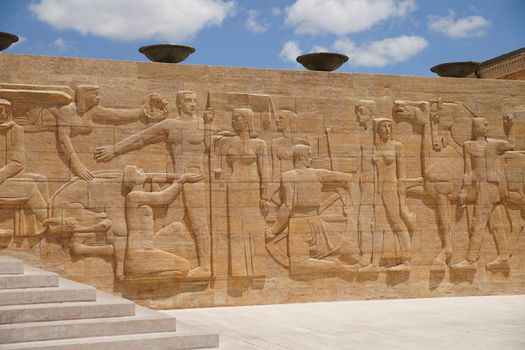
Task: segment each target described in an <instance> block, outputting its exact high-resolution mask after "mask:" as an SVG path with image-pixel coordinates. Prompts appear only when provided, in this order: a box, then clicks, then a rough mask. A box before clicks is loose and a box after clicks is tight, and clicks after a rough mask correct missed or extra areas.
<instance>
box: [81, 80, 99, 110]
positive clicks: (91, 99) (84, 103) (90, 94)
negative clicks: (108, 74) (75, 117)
mask: <svg viewBox="0 0 525 350" xmlns="http://www.w3.org/2000/svg"><path fill="white" fill-rule="evenodd" d="M98 90H99V89H98V86H96V85H79V86H77V93H76V103H77V110H78V112H79V113H80V114H83V113H85V112H87V111H89V110H90V109H91V108H93V107H95V106H98V101H99V97H98Z"/></svg>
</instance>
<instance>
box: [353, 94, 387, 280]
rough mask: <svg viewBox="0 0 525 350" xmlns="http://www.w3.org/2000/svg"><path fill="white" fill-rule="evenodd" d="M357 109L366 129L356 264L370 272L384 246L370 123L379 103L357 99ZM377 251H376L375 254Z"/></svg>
mask: <svg viewBox="0 0 525 350" xmlns="http://www.w3.org/2000/svg"><path fill="white" fill-rule="evenodd" d="M354 112H355V114H356V118H357V121H358V122H359V126H361V127H362V129H361V130H359V134H360V135H359V136H360V137H359V141H360V142H359V147H360V154H361V162H360V163H359V164H360V169H359V170H360V171H359V188H360V198H359V212H358V218H357V231H358V233H359V242H360V243H361V244H360V248H361V254H362V257H361V261H360V262H359V264H357V265H356V268H358V269H359V270H360V271H361V272H367V271H369V270H371V271H376V270H377V269H378V267H379V257H380V250H381V248H380V247H379V244H381V243H382V241H380V240H379V239H378V236H377V235H375V234H374V232H373V230H374V212H373V198H374V167H373V165H372V162H371V159H372V144H373V137H372V135H371V134H372V132H371V131H370V124H371V121H372V120H373V119H374V118H375V113H376V104H375V102H374V101H372V100H358V101H356V103H355V108H354ZM374 239H375V241H374ZM374 243H375V245H374ZM374 246H375V249H374ZM374 251H375V252H376V253H375V254H374ZM372 258H374V260H373V262H374V263H371V261H372Z"/></svg>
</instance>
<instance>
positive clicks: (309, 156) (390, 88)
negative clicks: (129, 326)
mask: <svg viewBox="0 0 525 350" xmlns="http://www.w3.org/2000/svg"><path fill="white" fill-rule="evenodd" d="M0 67H1V68H2V69H1V70H0V254H1V255H6V256H14V257H19V258H22V259H24V260H25V261H26V262H27V263H32V264H38V265H39V266H41V267H43V268H45V269H47V270H51V271H53V272H56V273H58V274H60V276H62V277H67V278H69V279H73V280H76V281H78V282H83V283H87V284H90V285H93V286H95V287H97V288H100V289H102V290H104V291H106V292H112V293H115V294H120V295H122V296H124V297H126V298H129V299H132V300H134V301H136V302H138V303H140V304H142V305H145V306H149V307H154V308H183V307H204V306H227V305H249V304H270V303H292V302H306V301H320V300H350V299H384V298H414V297H433V296H446V295H455V296H460V295H494V294H523V293H524V292H525V237H524V236H525V235H524V234H522V231H523V228H524V219H523V217H524V214H525V213H524V211H525V136H524V135H525V82H523V81H507V80H491V79H454V78H428V77H409V76H380V75H360V74H359V75H358V74H348V73H325V72H306V71H280V70H264V69H245V68H228V67H209V66H192V65H174V64H163V63H143V62H123V61H105V60H94V59H76V58H62V57H39V56H28V55H9V54H2V55H0ZM5 268H6V271H8V270H9V269H10V267H9V266H8V265H6V267H5ZM17 283H19V284H23V283H24V282H23V281H19V282H17Z"/></svg>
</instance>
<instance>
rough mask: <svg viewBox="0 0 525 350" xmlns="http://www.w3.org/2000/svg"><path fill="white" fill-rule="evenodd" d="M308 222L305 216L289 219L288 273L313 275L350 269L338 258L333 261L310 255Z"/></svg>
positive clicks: (310, 233)
mask: <svg viewBox="0 0 525 350" xmlns="http://www.w3.org/2000/svg"><path fill="white" fill-rule="evenodd" d="M310 230H311V228H310V224H309V222H308V219H306V218H296V219H290V226H289V233H288V249H289V253H290V274H292V275H305V276H306V275H315V274H321V275H322V274H327V273H337V272H342V271H344V270H345V267H347V269H348V270H349V271H350V270H352V269H351V268H350V267H349V266H347V265H344V264H343V263H342V262H340V261H339V260H338V259H336V260H334V261H329V260H321V259H315V258H311V257H310V250H311V235H312V232H311V231H310Z"/></svg>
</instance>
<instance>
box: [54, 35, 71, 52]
mask: <svg viewBox="0 0 525 350" xmlns="http://www.w3.org/2000/svg"><path fill="white" fill-rule="evenodd" d="M52 47H53V48H54V49H56V50H58V51H67V50H69V49H70V48H72V47H73V42H71V41H66V40H64V39H62V38H60V37H59V38H56V39H55V41H53V43H52Z"/></svg>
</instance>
